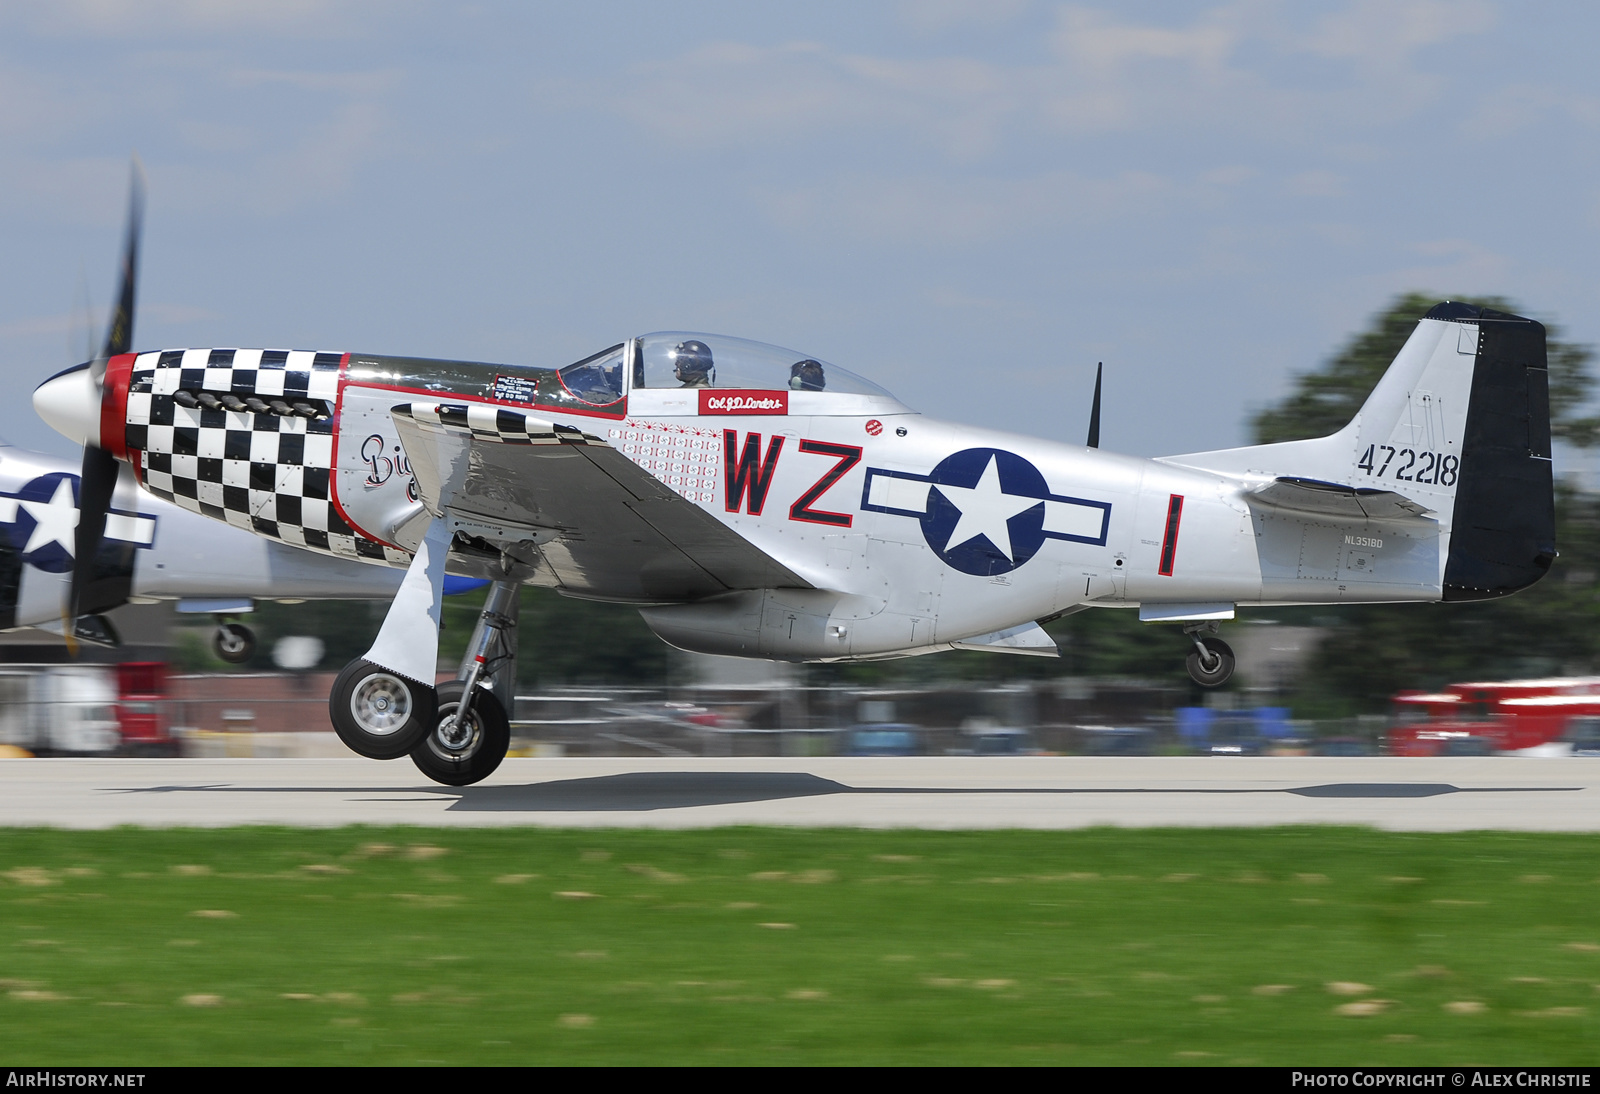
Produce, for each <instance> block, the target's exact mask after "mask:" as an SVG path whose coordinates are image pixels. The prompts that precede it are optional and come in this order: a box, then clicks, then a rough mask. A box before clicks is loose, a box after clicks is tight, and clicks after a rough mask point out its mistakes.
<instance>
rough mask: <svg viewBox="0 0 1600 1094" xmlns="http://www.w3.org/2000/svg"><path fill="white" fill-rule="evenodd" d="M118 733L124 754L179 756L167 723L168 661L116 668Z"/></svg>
mask: <svg viewBox="0 0 1600 1094" xmlns="http://www.w3.org/2000/svg"><path fill="white" fill-rule="evenodd" d="M117 730H118V732H119V733H121V734H122V751H123V752H132V753H145V754H153V755H161V756H169V755H171V756H175V755H177V742H176V741H175V740H173V737H172V733H171V727H170V725H169V724H168V721H167V666H166V663H165V662H163V661H124V662H122V663H121V664H120V665H118V666H117Z"/></svg>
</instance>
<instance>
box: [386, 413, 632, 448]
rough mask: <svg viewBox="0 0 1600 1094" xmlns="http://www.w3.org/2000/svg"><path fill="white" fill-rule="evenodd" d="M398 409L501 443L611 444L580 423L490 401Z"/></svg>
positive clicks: (457, 430)
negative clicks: (547, 418)
mask: <svg viewBox="0 0 1600 1094" xmlns="http://www.w3.org/2000/svg"><path fill="white" fill-rule="evenodd" d="M394 413H396V414H398V415H400V416H402V417H406V418H411V419H414V420H415V421H418V422H422V423H423V424H425V425H433V426H438V427H439V428H441V429H446V430H449V431H450V432H453V433H466V434H468V435H470V436H471V437H473V438H474V439H475V440H480V441H493V442H496V443H498V444H589V445H598V446H600V447H602V448H609V447H611V446H610V445H609V444H607V443H606V442H605V441H604V440H602V439H601V438H599V437H597V436H595V435H594V434H593V433H585V432H584V431H583V430H581V429H579V428H577V427H576V426H570V425H563V424H561V423H559V422H547V421H544V420H543V419H540V418H535V417H532V416H531V415H528V414H524V413H522V411H520V410H507V409H506V408H505V407H502V406H491V405H489V404H487V403H410V404H406V405H402V406H397V407H395V408H394Z"/></svg>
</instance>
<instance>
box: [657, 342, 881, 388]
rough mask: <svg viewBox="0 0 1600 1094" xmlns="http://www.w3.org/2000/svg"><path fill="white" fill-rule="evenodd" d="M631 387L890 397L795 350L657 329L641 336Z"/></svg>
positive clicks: (875, 385) (861, 380)
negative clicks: (753, 390)
mask: <svg viewBox="0 0 1600 1094" xmlns="http://www.w3.org/2000/svg"><path fill="white" fill-rule="evenodd" d="M633 386H634V388H636V389H637V388H684V387H716V388H743V389H746V390H749V389H757V390H763V391H780V390H786V391H811V392H819V391H821V392H833V393H837V394H841V395H872V396H877V397H878V398H883V399H892V398H894V396H892V395H890V394H889V393H888V392H887V391H885V390H884V389H883V388H881V387H879V386H878V385H877V384H874V383H872V382H871V381H869V380H863V379H862V378H861V377H859V376H857V375H855V374H854V373H853V372H847V371H845V370H844V369H842V368H839V367H838V366H837V365H832V364H829V363H828V362H826V361H820V360H818V359H817V358H815V357H812V356H810V355H808V354H805V353H801V352H799V351H798V350H792V349H783V348H782V347H780V346H769V345H767V344H766V343H764V342H752V341H749V340H748V339H744V338H729V337H727V336H726V335H721V334H698V333H695V332H693V331H658V332H657V333H655V334H647V335H645V336H644V337H642V338H640V339H639V355H638V357H637V358H636V360H635V363H634V366H633Z"/></svg>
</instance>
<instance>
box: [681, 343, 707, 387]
mask: <svg viewBox="0 0 1600 1094" xmlns="http://www.w3.org/2000/svg"><path fill="white" fill-rule="evenodd" d="M672 362H673V369H672V374H673V375H674V376H676V377H677V378H678V383H679V385H680V386H682V387H710V386H711V385H712V383H713V382H714V381H715V380H716V378H717V368H716V365H715V364H713V363H712V360H711V347H710V346H708V345H706V344H705V343H704V342H701V341H697V340H695V339H690V340H689V341H687V342H679V343H678V344H677V346H675V347H674V348H673V350H672Z"/></svg>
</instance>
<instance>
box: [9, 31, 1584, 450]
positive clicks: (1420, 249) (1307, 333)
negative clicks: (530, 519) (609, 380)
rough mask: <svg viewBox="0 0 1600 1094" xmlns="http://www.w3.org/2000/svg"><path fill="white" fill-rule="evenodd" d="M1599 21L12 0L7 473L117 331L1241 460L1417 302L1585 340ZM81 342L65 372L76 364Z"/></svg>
mask: <svg viewBox="0 0 1600 1094" xmlns="http://www.w3.org/2000/svg"><path fill="white" fill-rule="evenodd" d="M1597 40H1600V9H1595V8H1593V7H1591V6H1589V5H1583V4H1577V3H1566V4H1558V3H1544V2H1537V0H1534V2H1524V3H1520V4H1515V5H1512V4H1509V3H1492V2H1488V0H1462V2H1441V0H1385V2H1368V0H1355V2H1329V3H1294V4H1289V3H1277V2H1270V0H1245V2H1239V3H1221V4H1205V3H1194V4H1178V3H1166V4H1156V3H1142V4H1141V3H1120V4H1117V5H1105V6H1098V7H1097V6H1093V5H1077V4H1068V5H1060V4H1050V3H1040V2H1027V0H987V2H983V3H967V2H965V0H926V2H922V3H914V4H913V3H904V4H902V3H883V4H877V5H873V4H868V3H862V2H859V0H857V2H852V3H825V2H822V3H811V4H807V5H803V6H802V5H759V6H758V5H748V4H742V5H741V4H725V3H698V4H696V3H680V4H672V5H665V4H631V3H589V4H584V5H574V4H534V3H506V4H500V3H479V4H433V3H422V2H410V3H407V2H404V0H394V2H386V3H364V2H349V3H332V2H328V3H324V2H318V0H271V2H256V0H239V2H234V3H221V2H210V0H141V2H137V3H135V2H132V0H128V2H124V0H55V2H53V3H34V2H31V0H13V2H11V3H8V4H6V5H5V6H4V7H0V238H3V240H4V244H5V246H4V252H3V254H4V261H3V262H0V287H3V292H0V377H3V378H4V380H5V382H6V383H7V384H8V386H9V387H10V388H11V389H12V390H14V391H16V392H17V393H18V397H17V398H16V399H15V400H14V402H13V404H12V405H11V406H10V407H9V409H8V410H7V412H6V413H5V414H3V415H0V435H5V436H6V437H8V438H9V439H10V440H12V441H13V442H14V443H18V444H22V445H26V446H29V447H36V448H44V449H47V450H51V451H57V452H68V451H70V448H69V447H68V446H67V444H66V442H64V441H62V440H61V439H60V438H57V437H56V436H55V435H54V434H53V433H51V432H50V431H49V430H48V429H47V428H46V427H44V426H43V425H42V424H40V423H39V422H38V421H37V419H36V418H35V417H34V415H33V413H32V411H31V408H30V407H29V406H28V404H27V401H26V399H25V398H24V395H25V393H27V392H30V391H31V390H32V388H33V386H34V385H35V384H36V383H37V382H38V380H39V379H40V378H42V377H43V376H45V375H47V374H49V373H51V372H54V371H56V370H58V369H60V368H62V367H64V366H65V365H67V364H69V363H71V362H72V361H74V360H77V359H78V358H80V357H81V356H82V345H83V343H84V341H85V330H84V325H83V323H82V321H81V319H79V320H75V319H74V318H73V317H74V315H75V314H78V313H79V312H81V309H82V297H83V295H84V293H85V287H86V289H87V295H88V298H89V300H90V301H91V302H92V303H93V304H94V305H95V306H96V308H97V309H98V310H99V312H100V313H101V314H103V312H104V308H105V306H106V302H107V300H108V298H109V296H110V293H111V281H112V268H113V265H114V261H115V254H116V248H117V245H118V243H117V237H118V226H119V223H120V220H121V216H122V209H123V204H124V200H125V196H124V195H125V189H126V185H127V171H128V166H127V164H128V156H129V153H130V151H131V150H133V149H137V150H138V152H139V154H140V155H141V157H142V158H143V161H144V163H145V166H146V168H147V170H148V174H149V179H150V196H149V210H148V217H147V223H146V237H145V244H146V251H145V261H144V281H143V290H144V295H143V300H142V310H141V314H140V319H139V327H138V331H137V338H136V341H137V342H138V343H139V345H140V346H141V347H143V348H160V347H170V346H187V345H246V346H252V345H271V346H280V347H281V346H288V347H293V348H303V349H329V350H344V349H349V350H366V351H374V352H392V353H407V354H416V355H422V356H440V357H467V358H475V359H482V360H492V361H518V362H527V363H533V364H560V363H565V362H566V361H570V360H574V359H576V358H578V357H581V356H584V355H586V354H588V353H590V352H592V351H593V350H595V349H598V348H600V347H602V346H605V345H608V344H610V343H612V342H615V341H618V340H620V339H621V338H622V337H624V336H626V335H629V334H633V333H640V332H643V331H647V330H655V329H700V330H712V331H719V332H723V333H728V334H736V335H741V336H744V337H749V338H756V339H760V340H762V341H768V342H776V343H779V344H782V345H789V346H793V347H794V348H797V349H800V350H803V351H805V352H806V353H808V354H811V355H814V356H818V357H821V358H824V359H828V360H832V361H834V362H835V363H837V364H839V365H842V366H844V367H846V368H850V369H852V370H854V371H857V372H860V373H862V374H864V375H866V376H869V377H870V378H872V379H875V380H877V381H878V382H880V383H882V384H883V385H884V386H886V387H888V388H889V389H890V390H892V391H895V392H896V393H897V394H899V395H900V396H901V397H902V398H903V399H905V401H906V402H908V403H910V404H911V405H912V406H914V407H915V408H917V409H919V410H922V411H924V412H926V413H929V414H933V415H937V416H939V417H943V418H950V419H954V420H960V421H968V422H972V423H974V424H980V425H985V426H992V427H998V428H1005V429H1012V430H1015V431H1018V432H1023V433H1029V434H1034V435H1039V436H1047V437H1058V438H1061V439H1064V440H1069V441H1073V442H1081V440H1082V437H1083V433H1084V429H1085V425H1086V420H1087V404H1088V397H1089V394H1090V390H1091V387H1092V383H1093V375H1094V365H1095V362H1096V361H1097V360H1104V361H1105V362H1106V368H1107V381H1106V410H1105V425H1104V430H1103V443H1104V445H1105V447H1107V448H1109V449H1113V450H1117V451H1124V452H1132V453H1136V454H1142V455H1156V454H1161V453H1171V452H1182V451H1191V450H1195V449H1203V448H1211V447H1221V446H1224V445H1228V444H1234V443H1242V442H1243V441H1244V440H1245V422H1246V419H1247V416H1248V414H1249V412H1250V411H1251V410H1252V409H1253V408H1256V407H1259V406H1261V405H1263V404H1265V403H1267V402H1269V401H1271V400H1273V399H1274V398H1276V397H1278V396H1280V395H1281V394H1282V393H1283V392H1284V391H1285V390H1286V388H1287V385H1288V383H1289V382H1290V380H1291V378H1292V376H1293V374H1294V373H1295V372H1297V371H1304V370H1306V369H1309V368H1312V367H1315V366H1316V365H1317V364H1318V363H1319V362H1320V361H1322V360H1324V359H1325V358H1326V357H1327V356H1328V355H1329V354H1330V353H1331V352H1333V351H1334V350H1335V349H1336V348H1337V347H1338V345H1339V344H1340V343H1341V342H1342V341H1343V340H1344V339H1345V338H1346V337H1347V336H1348V335H1349V334H1350V333H1351V332H1352V331H1354V330H1356V329H1357V328H1359V327H1360V326H1361V325H1363V324H1364V323H1365V322H1366V321H1367V319H1368V318H1369V317H1370V316H1371V315H1372V313H1374V312H1375V311H1377V310H1379V309H1380V308H1382V307H1383V306H1384V305H1385V303H1386V302H1387V301H1388V300H1389V299H1390V298H1391V297H1392V296H1393V295H1394V294H1396V293H1398V292H1402V291H1405V290H1409V289H1419V290H1425V291H1428V292H1431V293H1435V294H1438V295H1440V297H1441V298H1443V297H1444V296H1446V295H1453V294H1476V293H1499V294H1503V295H1505V296H1509V297H1511V298H1513V299H1515V300H1517V301H1519V302H1520V303H1521V304H1522V306H1523V307H1524V309H1525V311H1526V312H1527V313H1529V314H1533V315H1537V316H1539V317H1541V318H1546V319H1555V320H1556V321H1558V322H1559V323H1560V324H1562V326H1563V327H1564V328H1565V329H1566V331H1567V333H1568V335H1569V336H1570V337H1572V338H1575V339H1577V340H1581V341H1586V342H1600V321H1597V316H1596V303H1597V299H1600V260H1597V257H1596V254H1597V247H1596V244H1597V243H1600V172H1597V170H1596V168H1597V166H1600V164H1597V159H1600V157H1597V137H1600V81H1597V78H1596V76H1595V74H1594V69H1595V65H1594V61H1593V56H1592V54H1593V43H1594V42H1595V41H1597ZM73 346H77V347H78V348H77V349H74V348H72V347H73Z"/></svg>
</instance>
